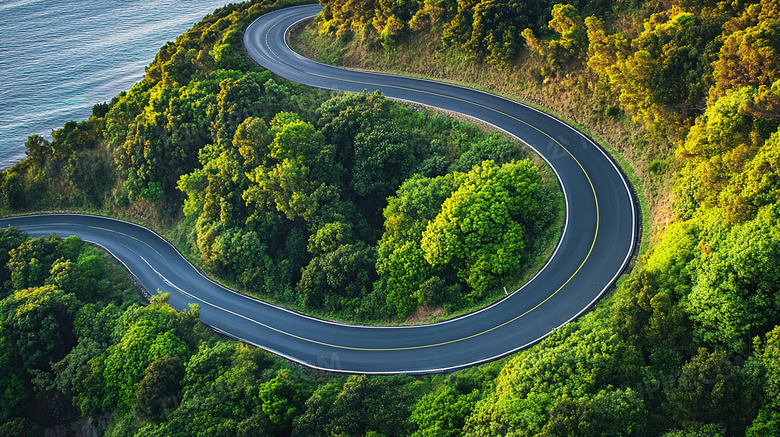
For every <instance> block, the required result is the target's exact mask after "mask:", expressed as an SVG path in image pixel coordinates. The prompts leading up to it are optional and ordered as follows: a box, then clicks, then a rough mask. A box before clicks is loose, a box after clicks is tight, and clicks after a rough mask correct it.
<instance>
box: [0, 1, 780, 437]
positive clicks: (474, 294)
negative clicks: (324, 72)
mask: <svg viewBox="0 0 780 437" xmlns="http://www.w3.org/2000/svg"><path fill="white" fill-rule="evenodd" d="M323 3H324V6H325V11H324V12H323V14H322V16H321V17H320V18H319V20H318V21H316V22H315V24H314V25H315V26H316V28H317V30H318V32H321V33H322V35H324V36H326V37H328V38H331V40H332V41H335V42H336V43H337V44H347V43H349V42H350V41H355V40H358V39H362V40H364V41H365V42H366V45H367V47H370V48H373V49H374V50H378V51H380V52H382V53H385V54H387V55H388V56H390V57H392V55H393V53H394V52H393V50H396V49H397V48H398V47H404V46H403V45H402V44H403V43H404V42H405V41H413V40H414V38H415V37H416V36H419V35H433V36H434V37H435V39H436V40H437V41H439V42H440V44H441V45H440V46H435V47H434V48H433V50H456V51H458V52H457V53H459V56H458V57H456V58H455V59H457V60H458V62H460V60H468V62H472V63H476V64H477V65H481V66H483V67H484V66H487V67H485V68H496V69H498V71H500V72H501V75H500V77H502V78H504V77H508V76H509V75H510V74H515V73H514V72H516V71H522V72H525V73H522V74H526V73H527V76H524V79H523V80H525V81H527V84H531V85H528V88H525V89H530V88H532V87H538V89H540V90H542V91H541V92H551V90H558V89H560V88H554V87H555V86H559V85H561V84H564V85H565V86H566V87H569V89H571V90H575V91H576V90H587V91H588V92H592V94H591V98H592V99H593V100H587V101H586V102H585V105H586V106H589V109H588V110H589V111H592V112H589V113H588V114H590V116H593V114H596V115H595V116H593V117H592V118H594V119H597V120H599V121H601V120H604V119H609V120H611V121H613V122H615V123H620V124H631V125H632V126H639V129H638V132H639V133H640V134H638V135H637V136H636V137H630V138H620V137H617V138H618V141H619V142H621V143H622V144H620V150H622V151H624V152H625V153H626V154H627V155H628V156H630V157H632V158H637V157H638V158H637V159H635V160H634V161H632V162H633V164H634V165H635V166H636V167H637V169H638V170H639V173H640V175H642V176H643V182H644V183H645V187H646V188H647V191H648V193H649V192H651V191H653V190H655V191H656V192H655V195H656V203H655V204H653V205H652V206H653V209H652V210H651V211H650V214H651V215H653V216H654V217H656V216H660V217H661V218H662V219H665V220H659V221H656V222H653V224H652V226H653V229H652V231H653V234H652V241H653V243H652V244H651V247H650V249H649V250H648V251H647V252H646V253H644V254H643V255H641V256H640V257H639V259H638V260H637V263H636V267H635V268H634V270H633V272H631V273H630V275H627V277H626V278H624V279H623V280H622V281H621V282H620V285H619V286H617V287H616V290H614V293H612V294H611V295H610V296H609V297H607V298H605V299H604V300H603V301H602V302H600V303H598V304H597V305H596V306H595V307H594V309H593V310H592V311H590V312H588V313H586V314H584V315H583V316H582V317H580V318H579V319H577V320H575V321H573V322H572V323H569V324H567V325H565V326H564V327H561V328H560V329H557V330H555V331H554V332H552V333H551V334H550V335H549V336H548V337H547V338H545V339H544V340H542V341H541V342H540V343H539V344H537V345H535V346H533V347H531V348H529V349H527V350H524V351H521V352H519V353H516V354H513V355H512V356H510V357H507V358H505V359H503V360H499V361H496V362H493V363H488V364H485V365H481V366H475V367H472V368H469V369H466V370H462V371H459V372H456V373H453V374H451V375H425V376H418V377H410V376H403V375H401V376H390V377H381V376H376V377H368V376H357V375H355V376H348V377H347V376H338V375H321V374H313V373H311V372H309V371H306V370H303V369H301V368H298V367H294V366H292V365H291V364H290V363H287V362H285V361H282V360H280V359H278V358H274V357H272V356H270V355H268V354H266V353H264V352H262V351H260V350H258V349H255V348H250V347H247V346H245V345H242V344H240V343H238V342H235V341H231V340H226V339H224V338H221V337H218V336H217V335H216V334H214V333H212V332H210V331H207V330H205V329H203V327H202V325H200V324H199V323H198V322H197V317H198V314H199V313H198V311H199V310H198V308H197V307H195V306H193V307H191V308H190V309H189V311H186V312H181V313H180V312H176V311H174V310H173V309H171V308H170V307H169V306H168V305H167V303H166V301H167V296H166V295H165V294H164V293H163V294H157V295H154V296H152V297H151V299H150V302H149V304H148V305H145V306H142V305H140V304H139V302H140V300H139V297H138V294H137V291H136V289H135V286H134V285H133V283H132V281H131V280H129V279H128V277H127V276H126V274H125V272H124V271H123V270H122V269H121V268H120V267H119V266H118V265H115V264H113V261H112V260H111V259H110V258H108V257H107V256H105V255H104V254H102V253H101V252H99V251H97V250H96V249H94V248H92V247H90V246H89V245H86V244H85V243H83V242H81V241H80V240H78V239H77V238H73V237H71V238H67V239H61V238H59V237H56V236H51V237H47V238H29V237H27V236H26V235H24V234H23V233H21V232H19V231H17V230H14V229H6V230H2V232H0V264H2V266H0V267H2V268H0V282H1V284H0V285H2V290H1V291H2V295H0V298H1V299H0V364H2V368H3V369H4V372H3V374H2V375H0V381H1V382H0V387H2V389H3V390H2V393H3V396H2V399H0V435H14V436H24V435H42V434H43V435H58V436H59V435H89V433H96V434H98V435H111V436H120V435H121V436H130V435H135V436H178V435H182V436H193V435H196V436H199V435H208V436H214V435H230V436H234V435H235V436H290V435H293V436H312V435H323V436H331V435H332V436H367V435H371V436H380V435H381V436H407V435H414V436H458V435H475V436H476V435H502V436H510V435H511V436H563V435H566V436H594V435H604V436H607V435H608V436H612V435H626V436H628V435H640V436H644V435H647V436H667V437H673V436H700V435H707V436H732V435H733V436H777V435H780V402H778V399H780V327H779V326H778V325H779V324H780V277H779V276H778V273H777V268H776V267H777V265H778V263H779V262H780V228H779V226H780V225H779V224H778V223H780V206H779V205H780V204H779V203H778V201H779V200H780V197H779V196H780V177H779V176H778V174H779V173H778V172H779V171H780V170H778V167H780V155H779V154H778V147H780V117H779V116H778V113H779V110H778V108H780V106H778V104H779V103H780V77H778V65H777V62H778V60H777V59H778V58H777V53H778V50H779V49H778V41H780V38H778V37H777V30H778V20H780V17H779V16H778V15H779V14H778V4H777V2H776V1H752V0H751V1H737V2H731V1H730V2H719V1H688V0H685V1H679V2H670V1H663V0H659V1H656V0H650V1H645V2H638V1H632V2H624V1H620V2H611V3H608V2H602V1H596V0H593V1H579V2H571V3H561V4H553V3H546V2H538V1H536V2H535V1H526V2H522V1H520V2H517V1H513V0H484V1H472V2H468V1H466V2H464V1H450V0H445V1H440V2H432V1H427V0H426V1H423V2H388V1H379V2H357V3H355V2H347V3H344V2H339V1H327V2H323ZM282 5H283V4H275V5H271V4H267V3H264V2H254V1H253V2H247V3H244V4H240V5H228V6H226V7H225V8H222V9H219V10H217V11H215V12H214V14H211V15H209V16H207V17H205V18H204V20H203V21H202V22H200V23H198V24H197V25H195V26H194V27H193V28H192V29H191V30H190V31H189V32H187V33H186V34H185V35H182V36H181V37H179V38H178V39H177V41H175V42H172V43H169V44H166V45H165V46H164V47H163V48H162V49H161V50H160V52H159V53H158V55H157V58H156V59H155V61H154V62H153V63H152V64H151V65H150V66H149V68H148V69H147V72H146V76H145V78H144V80H142V81H141V82H140V83H138V84H136V85H135V86H134V87H133V88H131V89H130V90H128V91H127V92H123V93H120V95H118V96H117V97H116V98H115V99H113V100H112V101H111V102H108V103H105V104H98V105H96V106H95V107H94V109H93V114H92V117H90V119H89V120H86V121H82V122H76V121H73V122H69V123H67V124H65V126H63V128H61V129H58V130H57V131H55V132H54V133H53V135H52V138H51V140H47V139H44V138H42V137H40V136H32V137H30V138H29V140H28V141H27V143H26V149H27V155H28V158H27V159H26V160H24V161H23V162H21V163H19V164H17V165H16V166H14V167H13V168H11V169H9V170H6V171H4V172H2V173H0V204H1V205H2V208H3V210H2V211H3V213H5V214H9V213H12V212H18V211H31V210H50V209H64V208H68V209H87V210H90V211H96V212H101V213H104V214H114V215H124V216H125V217H129V218H133V219H136V220H144V221H146V222H147V223H149V224H151V225H152V226H157V227H158V228H161V229H163V230H168V234H167V235H170V236H172V238H173V239H174V241H175V242H176V243H177V244H178V245H179V246H180V247H182V248H189V249H188V250H189V253H188V255H189V256H190V257H191V258H192V259H194V260H195V261H196V262H199V263H200V265H202V266H203V267H205V268H207V269H208V270H209V271H210V272H211V273H213V274H215V275H217V276H218V277H219V278H221V279H222V280H223V281H225V282H227V283H228V284H230V285H234V286H236V287H237V288H242V289H243V290H245V291H247V292H249V293H253V294H256V295H258V296H261V297H268V298H274V299H277V300H278V301H279V302H282V303H294V304H297V305H302V306H303V307H305V308H308V309H312V310H313V311H314V309H321V310H322V311H326V312H329V313H336V312H341V313H340V314H342V315H343V316H344V317H346V315H347V314H349V316H350V317H362V318H366V319H370V318H374V319H381V318H384V319H385V320H387V318H388V317H395V318H397V319H401V318H403V317H405V316H407V315H409V314H412V313H413V312H414V311H415V310H416V309H417V308H420V307H421V306H444V307H449V308H457V307H465V306H468V305H469V304H470V303H471V302H476V301H477V300H478V299H479V298H480V297H481V296H482V295H485V294H489V293H490V290H495V289H496V288H498V287H500V286H501V285H502V284H504V283H505V282H507V281H512V280H515V279H517V278H516V277H515V276H514V275H516V274H517V272H518V268H519V267H518V264H517V263H518V262H519V263H523V262H530V258H529V257H531V256H532V255H531V253H533V251H540V250H541V246H542V245H543V242H544V241H545V239H548V240H549V239H550V238H551V234H549V233H548V232H549V229H550V228H555V225H556V221H555V220H556V218H555V217H558V214H559V213H560V200H559V199H558V197H557V196H558V195H557V194H556V190H555V187H554V184H552V185H553V187H551V184H550V181H551V178H550V177H549V175H545V170H544V168H542V167H537V166H534V165H533V164H532V162H529V161H528V160H527V159H526V158H527V156H526V155H525V154H524V153H523V152H522V151H521V150H519V149H518V148H517V147H516V146H515V144H513V143H512V142H510V141H507V140H506V138H504V137H502V136H500V135H486V134H484V133H482V132H481V131H480V130H479V129H476V128H474V127H473V126H470V125H467V124H464V123H460V122H456V121H453V120H452V119H447V118H442V117H438V116H434V115H433V114H432V113H431V112H429V111H426V110H423V109H421V108H416V107H409V106H404V105H400V104H397V103H394V102H391V101H388V100H387V99H385V98H384V97H382V96H381V95H378V94H370V93H363V94H350V95H337V94H331V93H329V92H324V91H316V90H312V89H308V88H305V87H302V86H298V85H295V84H292V83H289V82H286V81H284V80H282V79H279V78H277V77H275V76H273V75H272V74H270V73H269V72H266V71H263V70H262V69H261V68H259V67H257V66H256V65H254V64H253V63H251V61H249V59H248V58H247V57H246V56H245V53H244V52H243V48H242V47H241V37H242V31H243V28H244V26H245V25H246V24H248V23H249V22H250V21H251V20H252V19H253V18H254V17H256V16H258V15H259V14H262V13H264V12H267V11H269V10H272V9H273V8H277V7H281V6H282ZM369 50H370V49H369ZM367 53H368V51H367ZM447 53H452V52H447ZM463 62H466V61H463ZM525 63H528V64H532V65H534V66H533V67H532V68H530V69H528V70H522V67H523V65H521V64H525ZM514 69H517V70H514ZM518 74H519V73H518ZM486 86H487V85H486ZM558 96H559V95H558V94H556V97H558ZM560 97H561V99H564V98H565V97H566V96H563V95H561V96H560ZM588 114H583V116H582V118H583V119H586V118H588V117H590V116H589V115H588ZM623 114H627V115H628V116H627V117H623ZM644 212H645V213H647V211H644ZM486 213H490V215H491V219H490V220H488V219H487V218H486V215H487V214H486ZM499 230H500V231H499ZM474 233H482V234H484V235H487V236H488V237H489V238H487V241H486V242H485V243H484V244H480V245H475V244H474V243H473V241H474V239H473V238H472V237H473V235H474ZM552 238H553V239H554V236H552ZM279 284H283V286H281V287H279V286H278V285H279Z"/></svg>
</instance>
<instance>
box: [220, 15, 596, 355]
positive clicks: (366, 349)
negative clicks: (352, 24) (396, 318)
mask: <svg viewBox="0 0 780 437" xmlns="http://www.w3.org/2000/svg"><path fill="white" fill-rule="evenodd" d="M308 14H309V13H308V12H301V13H299V14H295V15H294V16H300V15H308ZM280 24H281V21H277V22H276V23H274V24H273V25H272V26H271V27H270V28H269V29H268V30H267V31H266V34H265V38H264V39H265V45H266V48H267V49H268V51H269V52H270V53H271V54H273V55H274V56H275V57H276V58H277V59H278V60H279V61H281V62H282V63H284V64H287V65H290V64H288V63H287V62H286V61H285V60H284V59H282V57H281V56H279V55H278V54H277V53H276V52H275V51H274V50H273V49H272V48H271V45H270V44H269V42H268V41H269V35H270V33H271V31H272V30H273V29H274V28H276V27H277V26H278V25H280ZM288 48H289V46H288ZM290 66H291V67H293V68H295V67H294V66H292V65H290ZM297 71H299V72H301V73H304V74H309V75H311V76H315V77H320V78H323V79H330V80H334V81H337V82H339V81H341V82H349V83H355V84H359V85H367V86H375V87H386V88H395V89H400V90H404V91H410V92H413V93H420V94H429V95H432V96H436V97H441V98H444V99H449V100H453V101H459V102H463V103H466V104H469V105H474V106H477V107H481V108H483V109H487V110H488V111H492V112H495V113H497V114H500V115H503V116H505V117H507V118H510V119H512V120H515V121H517V122H518V123H521V124H524V125H526V126H528V127H530V128H532V129H534V130H536V131H537V132H539V133H541V134H542V135H544V136H546V137H547V138H549V139H550V141H552V142H554V143H555V144H557V145H558V146H559V147H560V148H561V149H563V150H564V151H565V152H566V153H567V154H568V155H569V156H570V157H571V158H572V159H573V160H574V162H575V163H576V164H577V166H578V167H579V168H580V170H581V171H582V173H583V174H584V175H585V178H586V179H587V180H588V184H589V185H590V189H591V192H592V193H593V200H594V203H595V206H596V229H595V232H594V235H593V241H592V242H591V245H590V249H589V250H588V253H587V254H586V255H585V258H584V259H583V261H582V263H581V264H580V265H579V267H577V270H575V271H574V273H572V275H571V276H570V277H569V279H567V280H566V282H564V283H563V285H561V286H560V287H558V289H557V290H555V291H554V292H553V293H552V294H550V295H549V296H547V298H545V299H544V300H542V301H541V302H539V303H538V304H537V305H536V306H534V307H533V308H531V309H529V310H527V311H525V312H524V313H522V314H520V315H518V316H517V317H514V318H512V319H510V320H508V321H506V322H504V323H501V324H499V325H496V326H494V327H492V328H489V329H486V330H484V331H482V332H479V333H476V334H472V335H469V336H467V337H463V338H458V339H454V340H449V341H445V342H441V343H434V344H429V345H421V346H408V347H401V348H355V347H350V346H340V345H334V344H329V343H324V342H320V341H317V340H312V339H308V338H304V337H300V336H297V335H294V334H290V333H287V332H284V331H281V330H278V329H276V328H270V329H273V330H275V331H277V332H280V333H282V334H286V335H289V336H291V337H294V338H298V339H301V340H305V341H309V342H312V343H315V344H320V345H323V346H329V347H334V348H340V349H349V350H361V351H401V350H413V349H423V348H430V347H436V346H443V345H448V344H453V343H458V342H461V341H465V340H469V339H472V338H475V337H479V336H481V335H484V334H487V333H489V332H491V331H494V330H496V329H499V328H501V327H503V326H506V325H508V324H510V323H512V322H514V321H516V320H518V319H520V318H522V317H523V316H525V315H527V314H528V313H530V312H531V311H534V310H535V309H537V308H539V307H540V306H542V305H543V304H544V303H546V302H547V301H549V300H550V299H552V298H553V296H555V295H556V294H558V292H559V291H561V290H562V289H563V288H564V287H565V286H566V285H568V284H569V282H571V280H572V279H574V277H575V276H576V275H577V274H578V273H579V272H580V270H582V267H583V266H584V265H585V263H586V262H588V259H589V258H590V255H591V253H593V248H594V246H595V245H596V240H597V239H598V234H599V229H600V223H601V213H600V209H599V201H598V195H597V194H596V189H595V187H594V186H593V181H592V180H591V178H590V175H589V174H588V172H587V171H586V170H585V168H584V167H583V166H582V164H581V163H580V162H579V160H578V159H577V158H576V157H575V156H574V155H573V154H572V153H571V151H569V149H568V148H566V146H564V145H563V144H561V143H560V142H559V141H558V140H556V139H555V138H553V137H552V136H551V135H549V134H548V133H547V132H545V131H543V130H541V129H539V128H538V127H536V126H534V125H532V124H530V123H528V122H526V121H524V120H522V119H520V118H517V117H515V116H513V115H511V114H507V113H505V112H503V111H499V110H497V109H495V108H491V107H489V106H486V105H483V104H480V103H476V102H472V101H470V100H466V99H461V98H458V97H453V96H448V95H444V94H440V93H435V92H431V91H424V90H418V89H414V88H407V87H401V86H396V85H382V84H376V83H372V82H364V81H357V80H350V79H341V78H338V77H333V76H328V75H323V74H317V73H311V72H307V71H303V70H297ZM365 74H367V75H370V74H372V73H365ZM399 77H402V76H399ZM431 82H434V81H431ZM438 83H441V84H444V85H448V84H446V83H444V82H438ZM485 94H487V95H491V94H489V93H485ZM418 103H419V102H418ZM514 103H515V104H518V105H519V103H517V102H514ZM474 118H477V117H474ZM575 132H577V133H578V134H579V135H581V133H579V132H578V131H575ZM226 311H227V310H226ZM257 323H259V322H257ZM263 326H265V325H263Z"/></svg>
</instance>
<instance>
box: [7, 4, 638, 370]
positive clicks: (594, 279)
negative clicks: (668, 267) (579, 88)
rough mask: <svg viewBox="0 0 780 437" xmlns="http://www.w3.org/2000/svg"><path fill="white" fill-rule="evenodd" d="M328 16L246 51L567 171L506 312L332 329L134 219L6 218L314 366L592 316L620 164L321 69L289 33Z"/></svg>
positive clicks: (524, 128) (438, 354)
mask: <svg viewBox="0 0 780 437" xmlns="http://www.w3.org/2000/svg"><path fill="white" fill-rule="evenodd" d="M320 10H321V7H320V6H318V5H308V6H302V7H294V8H289V9H284V10H279V11H276V12H273V13H270V14H267V15H265V16H263V17H261V18H260V19H258V20H257V21H255V22H254V23H253V24H252V25H250V26H249V28H248V29H247V30H246V32H245V36H244V44H245V46H246V48H247V50H248V52H249V54H250V55H251V56H252V58H253V59H254V60H255V61H257V62H258V63H259V64H261V65H262V66H264V67H266V68H268V69H269V70H271V71H273V72H274V73H276V74H278V75H280V76H283V77H285V78H287V79H290V80H293V81H296V82H300V83H304V84H307V85H312V86H316V87H323V88H330V89H337V90H344V91H363V90H368V91H373V90H376V89H378V90H380V91H381V92H382V93H384V94H385V95H386V96H389V97H392V98H396V99H403V100H408V101H413V102H418V103H421V104H424V105H430V106H436V107H439V108H443V109H447V110H451V111H455V112H459V113H462V114H466V115H468V116H471V117H475V118H477V119H480V120H482V121H484V122H487V123H490V124H492V125H494V126H496V127H498V128H500V129H502V130H504V131H506V132H508V133H510V134H512V135H514V136H516V137H517V138H519V139H521V140H522V141H523V142H524V143H526V144H528V145H529V146H530V147H532V148H533V149H535V150H536V151H537V152H538V153H539V154H540V155H541V156H542V157H544V159H546V160H547V162H549V163H550V165H551V166H552V167H553V169H554V170H555V172H556V173H557V175H558V178H559V180H560V184H561V186H562V188H563V190H564V193H565V196H566V205H567V220H566V225H565V228H564V232H563V235H562V237H561V240H560V242H559V245H558V248H557V250H556V251H555V253H554V254H553V256H552V257H551V259H550V260H549V262H548V263H547V265H546V266H545V267H544V268H543V269H542V271H541V272H540V273H539V274H538V275H537V276H536V277H534V278H533V279H532V280H531V281H530V282H529V283H527V284H526V285H525V286H523V287H522V288H520V289H519V290H517V291H515V292H514V293H512V294H511V295H510V296H509V297H507V298H504V299H502V300H500V301H499V302H497V303H496V304H494V305H492V306H490V307H488V308H486V309H483V310H481V311H478V312H476V313H472V314H469V315H466V316H463V317H460V318H457V319H454V320H450V321H447V322H442V323H438V324H432V325H420V326H404V327H369V326H355V325H346V324H341V323H333V322H327V321H323V320H318V319H314V318H311V317H307V316H304V315H301V314H298V313H295V312H292V311H289V310H286V309H284V308H279V307H276V306H273V305H269V304H267V303H263V302H261V301H258V300H255V299H252V298H249V297H246V296H244V295H241V294H239V293H236V292H233V291H231V290H228V289H226V288H224V287H222V286H220V285H218V284H216V283H214V282H212V281H211V280H209V279H208V278H206V277H205V276H203V275H202V274H201V273H200V272H199V271H198V270H197V269H196V268H194V267H193V266H192V265H191V264H190V263H189V262H188V261H187V260H186V259H184V258H183V257H182V256H181V254H180V253H179V252H178V251H177V250H176V249H175V248H174V247H173V246H172V245H170V244H169V243H168V242H167V241H165V240H164V239H162V238H161V237H160V236H158V235H157V234H155V233H154V232H152V231H150V230H148V229H146V228H142V227H140V226H137V225H133V224H130V223H126V222H122V221H118V220H114V219H110V218H104V217H96V216H86V215H67V214H60V215H38V216H26V217H14V218H6V219H0V227H6V226H8V225H13V226H17V227H19V228H20V229H22V230H24V231H26V232H27V233H29V234H30V235H32V236H40V235H48V234H50V233H57V234H59V235H62V236H66V235H79V236H80V237H81V238H82V239H84V240H87V241H91V242H94V243H96V244H99V245H101V246H103V247H104V248H105V249H107V250H108V251H110V252H111V253H112V254H113V255H114V256H115V257H116V258H117V259H119V260H120V261H121V262H122V263H123V264H124V265H125V266H126V267H127V268H128V269H129V270H130V271H131V272H132V273H133V274H134V275H135V276H136V278H137V279H138V281H139V283H140V284H141V285H142V286H143V287H144V288H145V289H146V290H148V291H151V292H154V291H155V290H156V289H161V290H163V291H166V292H170V293H171V298H170V304H171V305H172V306H173V307H174V308H177V309H180V310H181V309H186V308H187V304H189V303H197V304H199V305H200V308H201V316H200V320H201V321H202V322H203V323H205V324H207V325H209V326H211V327H213V328H214V329H215V330H217V331H221V332H224V333H226V334H228V335H230V336H233V337H236V338H238V339H240V340H242V341H245V342H247V343H251V344H254V345H256V346H259V347H262V348H264V349H266V350H269V351H271V352H273V353H275V354H278V355H281V356H283V357H286V358H288V359H290V360H292V361H295V362H298V363H301V364H304V365H306V366H310V367H314V368H318V369H322V370H329V371H337V372H353V373H428V372H443V371H450V370H455V369H459V368H463V367H467V366H471V365H474V364H478V363H482V362H486V361H490V360H493V359H496V358H498V357H501V356H504V355H507V354H509V353H512V352H514V351H517V350H519V349H522V348H524V347H527V346H529V345H531V344H533V343H535V342H537V341H539V340H540V339H542V338H544V337H545V336H546V335H548V334H549V333H550V332H551V331H552V330H553V329H555V328H557V327H560V326H562V325H564V324H566V323H568V322H569V321H571V320H573V319H574V318H576V317H577V316H579V315H580V314H582V313H583V312H584V311H586V310H587V309H588V308H590V307H591V306H592V305H593V304H594V303H595V302H596V301H597V300H598V299H599V298H600V297H601V296H602V294H604V292H605V291H606V290H607V289H608V288H609V287H610V286H611V285H612V284H613V283H614V281H615V280H616V278H617V277H618V275H620V273H621V272H622V271H623V270H624V269H625V267H626V265H627V264H628V262H629V259H630V257H631V254H632V252H633V248H634V246H635V243H636V240H637V210H636V207H635V202H634V198H633V196H632V194H631V190H630V188H629V185H628V183H627V182H626V180H625V178H624V177H623V176H622V175H621V172H620V171H619V170H618V168H617V167H616V166H615V165H614V164H613V162H612V161H611V160H610V159H609V158H608V157H607V156H606V155H605V154H604V153H603V152H602V150H601V149H600V148H599V147H597V146H596V145H595V144H593V143H592V142H591V141H590V140H589V139H588V138H586V137H584V136H583V135H581V134H580V133H578V132H577V131H576V130H574V129H572V128H570V127H568V126H567V125H565V124H563V123H561V122H559V121H557V120H556V119H554V118H552V117H549V116H547V115H545V114H543V113H541V112H539V111H536V110H534V109H532V108H529V107H527V106H524V105H521V104H518V103H515V102H512V101H509V100H507V99H504V98H501V97H497V96H494V95H491V94H487V93H483V92H480V91H475V90H471V89H467V88H463V87H459V86H455V85H448V84H443V83H438V82H432V81H426V80H419V79H412V78H406V77H400V76H391V75H379V74H370V73H364V72H356V71H349V70H343V69H338V68H335V67H330V66H326V65H322V64H318V63H315V62H312V61H310V60H307V59H305V58H302V57H301V56H299V55H297V54H295V53H293V52H292V51H291V50H290V49H289V47H287V45H286V43H285V34H286V31H287V30H288V28H289V27H290V26H292V25H293V24H295V23H297V22H299V21H300V20H303V19H306V18H309V17H312V16H314V15H315V14H317V13H318V12H319V11H320Z"/></svg>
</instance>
